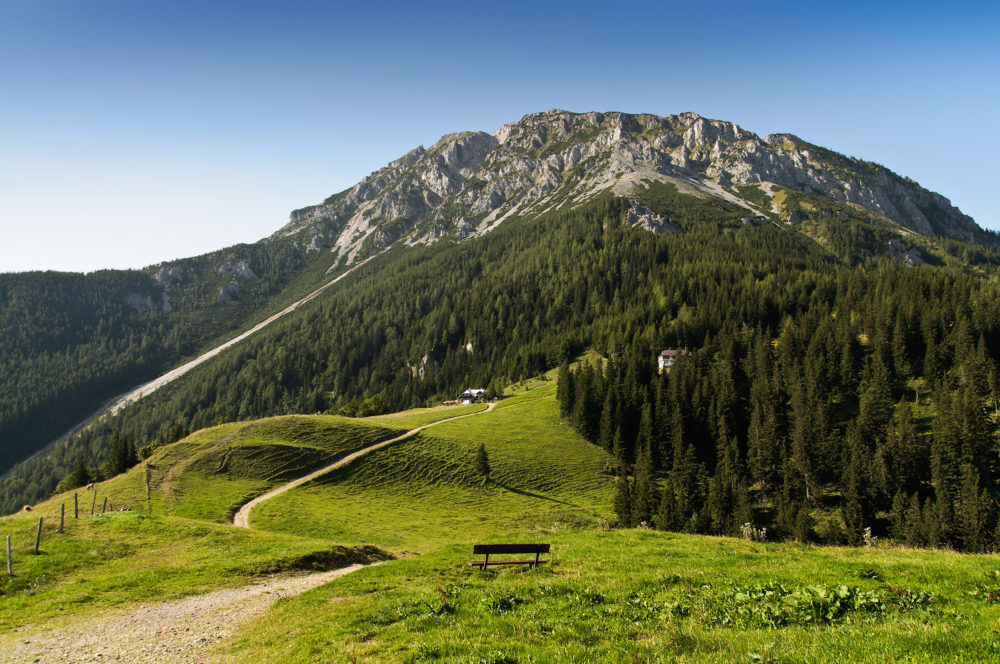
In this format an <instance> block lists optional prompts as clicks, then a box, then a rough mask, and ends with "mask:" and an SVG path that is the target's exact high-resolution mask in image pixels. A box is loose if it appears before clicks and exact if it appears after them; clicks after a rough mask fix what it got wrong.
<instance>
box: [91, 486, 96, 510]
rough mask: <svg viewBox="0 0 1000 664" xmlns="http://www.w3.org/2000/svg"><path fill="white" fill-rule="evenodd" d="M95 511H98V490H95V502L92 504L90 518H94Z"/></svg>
mask: <svg viewBox="0 0 1000 664" xmlns="http://www.w3.org/2000/svg"><path fill="white" fill-rule="evenodd" d="M95 509H97V489H94V500H93V502H92V503H90V516H94V510H95Z"/></svg>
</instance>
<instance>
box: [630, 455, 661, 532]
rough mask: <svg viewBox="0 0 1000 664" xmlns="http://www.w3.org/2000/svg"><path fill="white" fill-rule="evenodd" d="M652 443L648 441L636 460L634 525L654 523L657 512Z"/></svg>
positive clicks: (633, 495) (633, 499)
mask: <svg viewBox="0 0 1000 664" xmlns="http://www.w3.org/2000/svg"><path fill="white" fill-rule="evenodd" d="M650 448H651V444H650V443H649V442H647V443H646V445H645V447H643V448H642V451H641V452H639V458H638V459H637V460H636V462H635V473H634V474H635V480H634V483H633V489H632V509H631V511H630V512H631V519H632V523H633V525H639V524H640V523H643V522H645V523H647V524H649V523H652V521H653V514H655V513H656V485H655V479H654V476H653V455H652V452H651V451H650Z"/></svg>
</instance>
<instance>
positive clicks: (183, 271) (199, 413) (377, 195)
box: [0, 111, 1000, 509]
mask: <svg viewBox="0 0 1000 664" xmlns="http://www.w3.org/2000/svg"><path fill="white" fill-rule="evenodd" d="M630 227H637V228H639V229H643V230H639V231H638V233H635V234H633V233H632V232H631V230H629V228H630ZM645 230H648V231H654V233H655V234H656V237H654V235H653V234H648V233H645V232H644V231H645ZM924 232H927V233H929V234H928V235H922V234H921V233H924ZM492 236H497V237H495V238H493V237H492ZM955 237H959V238H965V239H966V240H974V241H975V242H976V244H971V243H970V242H967V241H964V240H956V239H954V238H955ZM456 243H461V244H456ZM390 247H391V250H388V251H387V249H388V248H390ZM375 254H379V256H378V257H377V258H376V259H375V260H373V262H372V263H371V264H369V265H365V266H363V267H362V268H359V269H358V271H357V272H356V273H355V274H352V275H350V277H349V278H345V280H344V281H343V282H342V283H341V284H338V285H337V286H336V288H334V289H331V290H330V291H328V292H327V293H325V294H324V295H323V297H322V298H318V299H317V300H316V301H314V302H313V303H311V304H310V306H309V307H307V308H305V309H303V310H302V311H299V312H296V313H295V314H294V315H292V316H290V317H289V319H288V320H286V321H283V322H282V323H281V324H279V325H276V327H275V328H274V330H273V331H272V332H271V333H268V334H265V335H264V336H263V337H262V338H261V339H260V340H259V341H254V340H252V339H251V340H248V341H247V342H243V343H241V344H240V346H239V347H238V348H235V349H231V350H230V351H229V352H228V353H225V354H223V356H221V357H219V358H216V359H215V360H213V361H212V362H211V363H209V364H207V365H203V366H201V367H198V369H197V370H196V371H194V372H192V374H191V375H190V376H187V377H185V379H184V380H183V381H180V382H179V383H178V384H177V385H175V386H173V387H172V389H169V390H166V391H164V392H163V393H162V394H158V395H157V397H156V398H155V399H146V400H144V403H139V404H136V405H134V407H130V408H129V409H126V410H125V411H124V412H123V413H122V415H121V417H118V418H116V419H115V420H114V421H104V422H102V423H99V424H98V425H95V426H94V427H91V428H90V429H89V430H88V431H85V432H83V433H82V434H80V435H79V436H77V437H76V438H74V440H73V441H71V442H70V443H69V444H68V445H65V446H62V447H61V448H60V449H59V450H56V451H55V452H54V453H53V455H51V456H49V457H47V458H46V459H41V460H38V461H37V462H35V463H33V464H29V465H28V466H24V467H22V468H20V469H19V470H18V471H17V473H16V477H11V478H8V480H7V481H5V482H4V483H3V484H2V485H0V507H2V508H3V509H12V508H14V507H16V506H17V505H18V503H19V502H21V501H24V502H27V501H32V500H36V499H37V498H38V497H40V496H41V495H44V492H46V491H48V490H50V489H51V488H52V487H53V486H54V484H55V482H56V481H57V480H58V478H59V477H60V476H62V475H63V474H64V473H66V472H67V471H68V469H69V468H70V467H72V465H73V463H74V461H75V457H76V456H77V455H78V454H79V453H81V452H83V453H84V454H85V456H86V457H87V458H88V459H89V462H90V463H91V464H92V465H94V464H97V463H100V462H101V461H102V460H103V458H104V455H105V453H106V450H107V441H108V440H110V438H111V433H112V431H113V430H114V429H116V428H121V429H123V430H124V431H126V432H128V433H131V434H132V435H134V436H135V437H136V441H137V443H138V445H139V446H142V445H147V444H151V443H154V442H163V441H165V440H169V439H170V437H169V430H170V429H171V428H172V427H174V425H175V424H177V423H178V422H179V423H182V424H183V425H184V426H187V427H189V428H191V427H202V426H207V425H210V424H213V423H215V422H216V421H217V420H218V419H220V418H221V419H222V420H224V421H228V420H235V419H245V418H250V417H262V416H266V415H273V414H280V413H292V412H316V411H318V410H326V409H328V408H331V407H332V408H334V409H339V408H343V407H345V406H350V404H352V403H359V402H360V401H361V400H363V399H377V400H380V401H381V402H382V403H384V404H387V405H389V406H391V407H393V408H402V407H405V406H412V405H418V404H424V403H428V402H433V400H435V399H442V398H447V397H450V396H454V394H453V392H454V391H455V390H456V389H460V388H464V387H468V386H469V385H482V386H486V385H487V384H489V383H490V382H496V384H501V383H502V381H503V380H505V379H517V378H519V377H521V376H523V375H532V374H534V373H537V372H538V371H540V370H542V369H545V368H549V367H552V366H554V363H556V362H558V361H559V359H561V358H564V357H567V356H571V353H575V352H576V351H579V350H580V349H581V348H583V347H584V346H585V345H587V344H595V343H597V344H607V343H609V341H608V340H609V339H611V338H614V337H618V336H621V337H623V338H624V337H625V336H629V337H634V336H635V335H636V334H637V331H636V330H635V329H631V328H630V326H631V325H633V324H639V323H638V321H640V320H641V321H642V323H641V329H642V330H643V332H642V333H641V336H642V338H644V339H645V340H646V341H647V342H648V343H651V344H663V343H673V342H674V340H677V339H685V340H688V341H686V342H687V343H695V339H696V338H697V335H699V334H700V335H704V334H706V333H714V332H715V331H717V325H718V324H719V323H720V320H725V319H726V317H727V316H729V315H730V314H725V315H722V316H718V315H715V314H711V313H709V312H705V311H704V310H703V309H699V308H698V307H697V304H698V303H699V302H701V301H704V300H703V298H704V296H703V295H701V294H699V293H697V292H696V291H697V289H696V288H693V287H691V285H689V284H688V285H685V286H683V287H681V286H680V284H684V283H685V282H686V280H688V279H689V278H690V277H689V276H688V272H689V271H691V270H695V271H697V273H698V274H699V275H701V276H702V277H707V275H709V274H711V275H712V276H711V277H710V281H711V283H713V284H714V285H715V287H718V288H719V289H720V292H728V293H730V294H731V293H733V292H741V289H742V292H743V295H741V297H748V298H759V297H761V296H760V294H759V293H756V292H754V291H755V290H761V289H764V288H765V287H764V286H763V285H762V284H757V285H756V286H752V287H751V285H750V284H746V285H744V284H742V283H741V282H742V281H743V280H745V279H746V278H747V275H748V274H749V275H752V276H753V278H755V279H764V278H765V277H766V276H767V275H769V274H777V275H781V277H780V278H782V279H785V280H787V281H788V282H789V283H802V282H803V279H804V280H805V281H806V282H808V281H809V280H812V279H817V278H820V276H821V275H824V273H826V274H825V276H822V279H834V280H835V279H836V278H839V277H836V276H834V275H837V274H842V273H843V270H844V269H845V268H848V267H850V268H854V267H857V268H860V269H864V270H870V269H873V268H879V269H881V268H880V266H885V265H888V264H893V263H898V264H916V263H929V264H932V265H936V266H941V267H946V268H957V269H958V270H960V271H963V272H966V273H969V274H977V275H978V274H984V275H994V274H996V273H997V269H998V266H1000V254H998V251H997V249H996V246H995V241H994V238H993V236H992V235H990V234H989V233H986V232H984V231H982V230H981V229H979V228H978V227H976V226H975V224H974V223H973V222H972V220H970V219H968V217H965V216H964V215H961V214H960V213H959V212H958V211H957V210H955V209H954V208H952V207H951V206H950V205H948V204H947V201H945V199H943V198H941V197H940V196H937V195H936V194H931V193H930V192H927V191H925V190H923V189H921V188H920V187H919V186H918V185H916V184H915V183H912V182H910V181H907V180H905V179H902V178H899V177H898V176H896V175H894V174H892V173H891V172H889V171H887V170H886V169H883V168H881V167H879V166H877V165H875V164H871V163H868V162H861V161H858V160H853V159H848V158H845V157H842V156H840V155H837V154H835V153H832V152H830V151H827V150H824V149H822V148H817V147H816V146H811V145H809V144H806V143H803V142H802V141H799V140H798V139H795V138H794V137H789V136H787V135H781V136H778V137H767V138H765V139H763V140H762V139H759V138H757V137H756V136H754V135H753V134H750V133H749V132H745V131H743V130H741V129H739V128H738V127H737V126H736V125H733V124H731V123H724V122H718V121H712V120H706V119H704V118H700V117H698V116H696V115H694V114H683V115H678V116H671V117H668V118H658V117H656V116H648V115H635V116H633V115H628V114H621V113H608V114H600V113H588V114H580V115H577V114H571V113H566V112H564V111H550V112H547V113H541V114H536V115H529V116H526V117H525V118H524V119H523V120H522V121H520V122H518V123H513V124H511V125H505V126H504V127H502V128H501V129H500V130H498V131H497V132H496V133H495V134H493V135H489V134H484V133H464V134H453V135H449V136H446V137H444V138H443V139H442V140H441V141H439V142H438V143H437V144H436V145H435V146H432V147H431V148H430V149H427V150H424V149H423V148H418V149H417V150H414V151H412V152H410V153H409V154H407V155H406V156H404V157H402V158H401V159H399V160H397V161H395V162H393V163H392V164H390V165H389V166H387V167H386V168H384V169H382V170H380V171H378V172H376V173H375V174H372V175H371V176H369V177H367V178H365V179H364V180H363V181H362V182H361V183H359V184H358V185H357V186H355V187H353V188H351V189H349V190H347V191H345V192H341V193H340V194H336V195H334V196H332V197H330V198H329V199H327V201H325V202H324V203H323V204H321V205H319V206H313V207H311V208H304V209H302V210H298V211H295V212H293V213H292V215H291V219H290V222H289V224H288V225H287V226H285V227H284V228H283V229H282V230H280V231H279V232H278V233H276V234H275V235H273V236H272V237H270V238H267V239H265V240H262V241H260V242H258V243H256V244H253V245H243V246H240V247H234V248H231V249H229V250H224V251H220V252H214V253H213V254H209V255H206V256H202V257H197V258H192V259H185V260H181V261H172V262H170V263H168V264H163V265H160V266H154V267H153V268H150V269H148V270H146V271H141V272H140V271H134V272H127V273H122V276H121V277H118V276H116V277H115V279H121V280H124V282H127V283H131V282H130V281H129V280H132V281H135V282H136V284H137V285H135V286H131V285H130V286H128V287H124V286H123V287H120V288H119V289H118V290H117V291H114V292H113V293H111V294H107V293H104V292H98V291H97V289H94V288H92V287H91V286H89V285H86V284H85V286H84V287H83V290H84V291H86V292H85V294H84V295H85V297H90V298H91V299H92V300H94V301H97V302H104V301H108V300H109V299H110V300H111V301H112V302H113V304H114V306H115V307H117V309H115V312H118V313H112V314H111V315H105V314H101V315H98V316H93V315H91V319H92V320H91V319H88V320H90V321H91V322H89V323H88V325H87V327H80V329H81V330H85V331H81V332H80V333H79V334H78V335H77V338H74V339H70V340H69V341H65V340H62V339H60V340H59V341H58V343H56V342H55V341H53V342H51V343H48V342H47V345H44V347H43V346H41V345H38V344H34V345H33V343H34V342H33V340H38V339H45V338H46V336H45V335H44V334H40V333H39V334H35V333H34V331H36V330H37V331H39V332H41V331H44V330H45V329H48V328H51V329H60V327H65V326H66V323H65V322H62V324H60V321H62V319H64V318H66V314H65V312H64V311H63V307H62V305H61V304H60V305H57V301H52V303H51V304H50V305H49V306H47V308H46V307H44V306H43V308H42V312H41V314H40V315H38V316H35V317H32V318H28V319H25V318H23V317H21V316H19V315H18V314H17V312H18V311H19V309H18V307H19V306H20V304H18V303H23V302H25V301H31V300H32V297H31V293H32V289H36V290H39V289H40V290H44V288H47V287H49V285H50V282H49V281H48V280H49V278H50V277H48V276H46V275H42V274H33V275H5V276H4V277H3V278H0V285H3V284H5V283H6V284H13V285H12V286H11V287H9V288H7V289H6V290H4V291H3V293H4V294H5V297H6V300H5V301H3V302H0V319H3V320H4V321H6V322H5V325H6V326H7V327H15V326H18V325H21V326H22V327H21V329H20V330H19V334H18V335H15V336H13V337H11V338H13V339H16V340H19V341H15V342H14V343H11V342H9V341H8V342H4V343H3V344H0V359H2V360H3V362H4V366H5V367H7V368H9V371H7V372H5V373H4V374H3V381H5V382H3V388H4V389H3V390H0V394H3V395H6V396H4V399H3V400H0V401H4V400H6V401H5V402H4V403H0V406H3V408H2V409H0V414H2V413H5V412H6V413H9V415H6V416H3V417H0V434H2V436H0V449H3V450H4V451H5V452H6V454H7V455H8V456H7V462H8V463H9V462H11V461H12V460H13V459H14V458H23V457H24V456H26V455H27V454H28V453H30V452H32V451H34V450H37V449H39V448H40V447H42V446H44V445H45V443H47V442H48V441H49V440H51V439H52V438H54V437H55V436H56V435H58V434H59V433H61V432H62V431H63V430H65V428H67V427H68V426H69V424H71V423H72V422H73V421H78V420H79V419H80V418H82V417H84V416H85V415H86V414H88V413H90V412H92V411H93V410H94V408H96V407H97V405H99V404H100V403H102V402H103V401H104V400H106V399H108V398H110V397H112V396H114V395H116V394H119V393H121V392H123V391H125V390H126V389H128V388H130V387H133V386H134V385H135V384H136V383H139V382H142V381H145V380H149V379H151V378H153V377H155V376H156V375H157V373H158V372H160V371H163V370H165V369H167V368H168V367H169V366H173V365H176V364H178V363H180V362H181V361H182V360H183V359H185V358H189V357H191V356H192V354H194V353H195V352H196V351H197V350H201V349H205V348H209V347H212V346H213V345H217V344H218V343H220V342H222V341H224V340H225V339H227V338H230V337H232V336H234V335H235V334H236V333H238V332H239V331H240V330H244V329H246V328H247V327H249V326H250V325H251V324H252V323H253V322H256V321H257V320H260V319H262V318H265V317H266V316H267V314H269V313H271V312H273V311H275V310H277V309H279V308H280V307H281V306H283V305H284V304H287V303H288V302H290V301H294V299H295V298H296V297H298V296H301V295H304V294H305V293H307V292H309V291H310V290H312V289H313V288H315V287H316V286H317V285H319V284H321V283H324V282H325V281H326V280H328V279H329V278H330V275H331V273H342V272H343V271H344V270H345V269H346V268H347V267H348V266H353V265H357V263H358V261H359V260H360V259H361V258H362V257H364V256H374V255H375ZM736 265H738V266H741V267H740V269H741V270H745V271H746V272H740V271H739V270H733V269H732V267H733V266H736ZM114 274H116V275H117V274H118V273H114ZM642 275H645V276H642ZM804 275H808V276H804ZM72 279H78V280H81V281H87V280H91V281H92V280H94V277H93V276H92V275H87V277H83V276H79V277H72ZM734 284H740V286H739V287H735V286H734ZM702 287H704V286H702ZM734 288H735V291H734ZM767 288H770V286H767ZM88 289H90V290H88ZM91 293H96V295H91ZM26 295H28V297H26ZM804 296H806V295H805V294H799V295H797V297H804ZM83 297H84V296H81V299H82V298H83ZM713 297H714V295H713ZM768 297H774V294H773V293H769V295H768ZM642 298H648V299H647V300H643V299H642ZM33 299H34V301H36V302H42V303H45V302H46V300H45V299H44V298H40V297H34V298H33ZM164 304H166V305H168V306H164ZM727 306H728V305H727ZM740 307H742V308H749V309H750V310H751V312H750V313H746V312H744V313H741V314H739V315H740V316H743V319H742V320H743V322H744V323H746V324H748V325H751V324H756V325H764V326H765V327H769V328H772V329H773V327H774V326H776V325H778V324H779V323H780V320H781V317H782V316H783V315H787V314H789V313H791V312H792V311H793V309H794V308H793V307H791V306H790V305H789V303H788V302H787V301H786V300H785V299H784V297H778V298H777V303H775V304H761V303H759V302H754V303H752V304H751V303H749V302H747V303H742V304H740ZM761 307H763V309H762V308H761ZM768 307H769V308H768ZM168 309H169V310H168ZM98 311H103V310H101V309H98ZM692 312H695V314H694V321H695V322H694V324H692V322H691V321H692ZM7 314H10V315H7ZM732 315H733V316H736V314H735V313H733V314H732ZM120 319H124V320H125V321H126V322H125V323H121V324H119V323H118V322H117V321H119V320H120ZM24 320H30V324H27V325H24V324H23V323H22V322H21V321H24ZM78 320H83V315H82V314H72V315H70V316H69V326H70V327H73V326H75V325H76V323H77V321H78ZM622 321H629V322H622ZM109 322H110V323H114V324H110V325H109ZM984 325H985V328H984V329H987V328H988V327H989V325H988V324H984ZM77 327H79V326H77ZM654 328H656V329H658V331H657V332H653V331H652V330H653V329H654ZM104 365H108V366H110V367H112V369H113V372H112V375H111V377H110V378H107V379H104V378H102V376H104V374H102V373H101V372H100V371H97V372H94V371H93V369H94V368H95V367H96V368H98V369H100V367H102V366H104ZM38 367H41V369H39V368H38ZM91 373H96V374H97V377H98V378H101V380H102V382H99V383H96V384H95V383H94V379H95V378H94V376H92V375H91ZM66 376H69V377H70V380H68V381H67V380H65V377H66ZM88 381H89V382H88ZM10 404H14V405H13V406H11V405H10ZM53 413H54V415H53ZM4 417H6V418H7V419H4Z"/></svg>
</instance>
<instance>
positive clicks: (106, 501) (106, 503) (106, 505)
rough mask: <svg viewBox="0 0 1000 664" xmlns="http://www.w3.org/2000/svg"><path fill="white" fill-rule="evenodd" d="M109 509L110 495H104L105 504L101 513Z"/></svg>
mask: <svg viewBox="0 0 1000 664" xmlns="http://www.w3.org/2000/svg"><path fill="white" fill-rule="evenodd" d="M107 511H108V497H107V496H104V505H103V506H102V507H101V514H104V513H105V512H107Z"/></svg>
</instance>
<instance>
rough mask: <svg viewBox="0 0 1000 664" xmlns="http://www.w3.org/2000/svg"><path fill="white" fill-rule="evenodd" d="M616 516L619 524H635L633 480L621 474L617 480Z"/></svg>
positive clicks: (623, 525) (624, 525)
mask: <svg viewBox="0 0 1000 664" xmlns="http://www.w3.org/2000/svg"><path fill="white" fill-rule="evenodd" d="M614 508H615V516H616V517H618V525H620V526H621V527H623V528H628V527H630V526H632V525H634V522H633V520H632V480H631V479H629V478H628V477H627V476H626V475H621V476H619V477H618V479H617V480H616V481H615V504H614Z"/></svg>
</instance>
